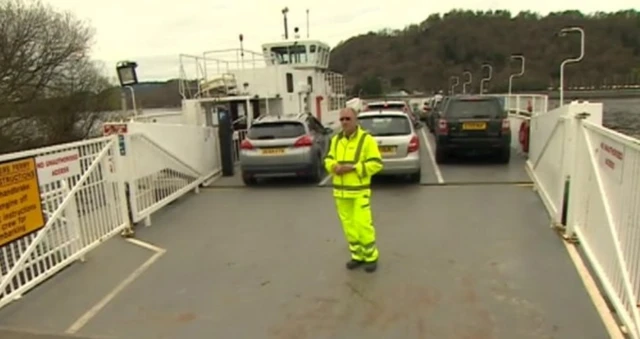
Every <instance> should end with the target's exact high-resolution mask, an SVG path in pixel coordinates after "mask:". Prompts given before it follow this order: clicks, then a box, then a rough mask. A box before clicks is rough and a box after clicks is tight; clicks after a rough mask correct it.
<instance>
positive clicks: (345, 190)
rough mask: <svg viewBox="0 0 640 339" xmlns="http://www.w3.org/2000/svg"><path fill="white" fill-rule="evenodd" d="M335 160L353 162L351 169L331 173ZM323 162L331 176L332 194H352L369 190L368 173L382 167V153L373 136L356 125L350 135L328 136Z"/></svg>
mask: <svg viewBox="0 0 640 339" xmlns="http://www.w3.org/2000/svg"><path fill="white" fill-rule="evenodd" d="M336 164H340V165H343V164H349V165H354V166H355V171H352V172H349V173H345V174H342V175H338V174H335V173H334V172H333V167H334V166H335V165H336ZM324 166H325V169H326V170H327V173H330V174H331V175H332V176H333V196H334V197H339V198H354V197H357V196H359V195H361V194H371V190H370V185H371V177H372V176H373V175H374V174H376V173H378V172H380V170H381V169H382V157H381V156H380V150H378V144H377V143H376V140H375V139H374V138H373V137H372V136H371V135H370V134H369V133H367V132H365V131H364V130H363V129H362V128H360V127H358V129H357V130H356V132H355V133H353V135H352V136H351V137H346V136H345V135H344V133H342V132H341V133H338V134H336V135H334V136H333V138H331V144H330V145H329V152H328V153H327V156H326V157H325V158H324Z"/></svg>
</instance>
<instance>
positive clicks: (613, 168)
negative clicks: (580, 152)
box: [598, 139, 624, 182]
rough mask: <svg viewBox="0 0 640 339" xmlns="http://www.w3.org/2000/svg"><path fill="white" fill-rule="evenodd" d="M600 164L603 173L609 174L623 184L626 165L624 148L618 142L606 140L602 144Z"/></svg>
mask: <svg viewBox="0 0 640 339" xmlns="http://www.w3.org/2000/svg"><path fill="white" fill-rule="evenodd" d="M598 153H600V154H599V163H600V167H602V169H603V172H607V173H609V175H611V176H612V178H613V179H614V180H615V181H617V182H622V167H623V165H624V146H623V145H621V144H620V143H618V142H615V141H613V140H610V139H606V140H604V141H602V142H600V150H599V152H598Z"/></svg>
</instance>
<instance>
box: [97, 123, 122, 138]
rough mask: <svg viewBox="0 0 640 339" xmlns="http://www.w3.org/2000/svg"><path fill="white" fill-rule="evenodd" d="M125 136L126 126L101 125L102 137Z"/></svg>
mask: <svg viewBox="0 0 640 339" xmlns="http://www.w3.org/2000/svg"><path fill="white" fill-rule="evenodd" d="M113 134H127V124H104V125H102V135H103V136H105V137H106V136H109V135H113Z"/></svg>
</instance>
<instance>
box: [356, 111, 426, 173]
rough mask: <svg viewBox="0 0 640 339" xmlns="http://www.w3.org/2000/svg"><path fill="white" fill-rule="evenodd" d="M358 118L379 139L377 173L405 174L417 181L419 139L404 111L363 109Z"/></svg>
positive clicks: (419, 169)
mask: <svg viewBox="0 0 640 339" xmlns="http://www.w3.org/2000/svg"><path fill="white" fill-rule="evenodd" d="M358 121H359V122H360V126H362V128H364V129H365V130H366V131H367V132H368V133H370V134H371V135H372V136H373V137H374V138H375V139H376V141H377V142H378V147H379V149H380V154H381V155H382V162H383V164H384V167H383V169H382V171H380V172H379V175H403V176H404V175H407V176H408V177H409V179H410V180H411V181H412V182H416V183H418V182H420V173H421V166H420V164H421V159H420V138H419V137H418V133H417V132H416V130H415V128H414V127H413V124H412V123H411V119H410V118H409V117H408V116H407V114H406V113H404V112H403V111H399V110H387V111H370V112H362V113H360V114H359V115H358Z"/></svg>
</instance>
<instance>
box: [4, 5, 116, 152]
mask: <svg viewBox="0 0 640 339" xmlns="http://www.w3.org/2000/svg"><path fill="white" fill-rule="evenodd" d="M92 38H93V30H92V29H91V27H89V26H88V25H87V24H85V23H84V22H82V21H81V20H79V19H77V18H75V17H74V16H73V15H72V14H70V13H64V12H59V11H56V10H55V9H53V8H52V7H50V6H47V5H44V4H42V3H41V2H39V1H30V2H23V1H18V0H0V51H2V53H0V80H1V81H0V141H1V145H2V146H0V152H9V151H16V150H19V149H23V148H25V147H37V146H44V145H48V144H51V143H58V142H66V141H71V140H77V139H81V138H83V137H86V136H87V133H88V132H87V131H88V130H89V129H90V128H91V127H92V126H93V123H94V122H95V119H96V116H97V114H98V113H97V112H99V111H100V110H101V109H104V108H106V107H111V106H113V103H114V96H113V95H112V94H109V93H108V92H109V91H108V88H109V87H112V86H111V85H109V83H108V81H106V79H105V77H103V76H102V75H101V72H100V68H99V67H98V65H96V64H94V63H92V62H91V60H90V59H89V57H88V51H89V47H90V42H91V40H92ZM115 100H116V101H117V99H115Z"/></svg>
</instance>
